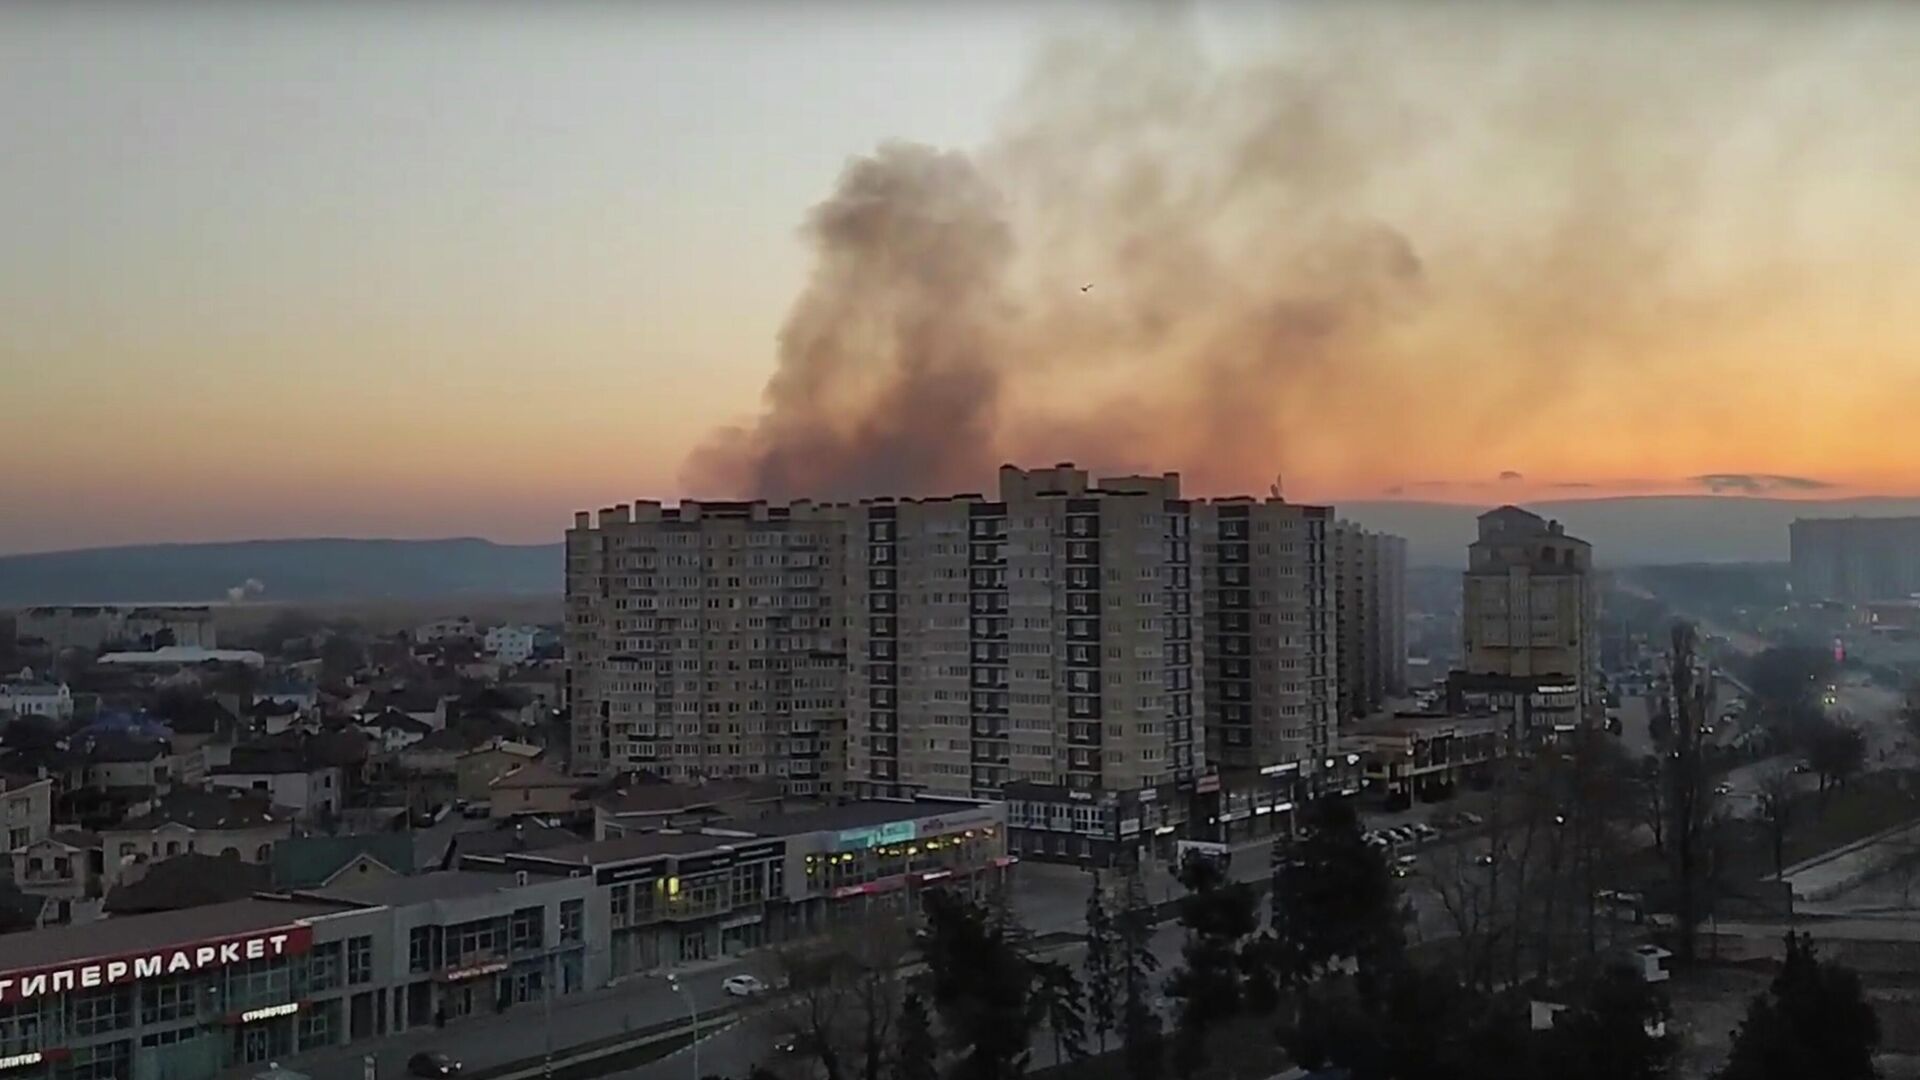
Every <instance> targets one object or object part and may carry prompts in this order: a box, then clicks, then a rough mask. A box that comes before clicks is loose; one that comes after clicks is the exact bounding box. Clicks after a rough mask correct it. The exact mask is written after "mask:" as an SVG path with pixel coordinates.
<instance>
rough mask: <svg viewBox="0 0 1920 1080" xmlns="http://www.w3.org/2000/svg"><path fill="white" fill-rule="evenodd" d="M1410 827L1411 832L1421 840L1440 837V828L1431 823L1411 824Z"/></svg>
mask: <svg viewBox="0 0 1920 1080" xmlns="http://www.w3.org/2000/svg"><path fill="white" fill-rule="evenodd" d="M1411 828H1412V829H1413V834H1414V835H1415V836H1417V837H1419V838H1420V839H1422V840H1438V839H1440V830H1439V829H1436V828H1434V827H1433V826H1431V825H1414V826H1411Z"/></svg>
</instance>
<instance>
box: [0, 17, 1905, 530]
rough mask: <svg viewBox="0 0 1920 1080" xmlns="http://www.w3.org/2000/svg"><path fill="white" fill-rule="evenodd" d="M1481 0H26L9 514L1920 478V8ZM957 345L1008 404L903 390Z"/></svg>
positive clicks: (5, 384)
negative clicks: (796, 485)
mask: <svg viewBox="0 0 1920 1080" xmlns="http://www.w3.org/2000/svg"><path fill="white" fill-rule="evenodd" d="M1448 8H1449V9H1450V11H1451V12H1452V14H1449V15H1447V16H1446V17H1445V18H1444V19H1441V18H1438V17H1436V16H1434V15H1433V14H1431V13H1430V12H1429V11H1428V9H1426V8H1424V7H1417V6H1416V7H1391V6H1387V5H1368V4H1356V5H1351V6H1346V5H1333V6H1329V5H1280V6H1278V7H1273V6H1270V5H1259V6H1255V5H1237V4H1224V5H1219V6H1217V7H1210V6H1207V5H1197V6H1193V7H1191V8H1182V9H1177V10H1172V11H1171V12H1169V11H1167V10H1162V9H1147V8H1143V7H1139V6H1135V5H1102V4H1093V3H1082V4H1077V5H1058V6H1055V5H1012V4H1007V5H996V4H981V5H940V6H936V5H893V6H888V7H885V8H882V7H880V6H878V5H868V4H856V3H847V4H841V5H835V4H819V5H813V4H805V5H781V6H775V5H758V4H749V3H721V4H705V5H693V4H687V5H673V4H659V5H651V4H648V5H639V4H633V5H610V4H605V5H603V4H569V3H555V4H549V5H511V6H509V5H489V4H476V5H451V4H449V5H427V4H407V3H400V4H392V5H321V4H284V5H259V6H241V5H218V4H186V3H181V4H167V3H156V4H150V5H139V6H136V5H106V4H100V5H88V4H71V5H8V6H6V7H5V8H0V133H4V138H3V139H0V142H3V143H4V145H5V146H6V148H7V150H6V158H7V165H6V167H5V168H4V169H0V403H4V404H0V553H8V552H19V551H31V550H45V549H55V548H65V547H83V546H97V545H106V544H122V543H137V542H147V541H161V540H203V539H235V538H252V537H279V536H314V535H346V536H416V537H417V536H448V535H481V536H487V537H491V538H495V539H499V540H506V541H515V542H546V541H551V540H554V539H557V538H558V536H559V534H560V532H561V531H562V530H563V529H564V528H565V527H566V526H567V524H569V522H570V520H571V512H572V511H573V510H575V509H580V508H589V507H595V506H600V505H603V504H606V503H610V502H615V501H621V500H630V499H634V498H668V499H671V498H677V497H680V496H682V495H687V496H700V495H715V496H735V495H745V494H751V493H752V491H751V490H750V489H751V488H752V487H753V486H754V485H755V483H756V482H757V481H756V479H755V478H756V477H760V476H764V475H767V470H768V464H767V463H768V462H769V461H774V460H776V459H778V460H781V461H785V460H786V459H785V458H783V457H782V455H789V456H790V455H792V454H795V453H798V451H796V450H794V449H793V448H794V447H795V446H796V445H799V444H801V443H804V445H805V446H807V447H809V448H813V449H812V450H809V452H813V450H818V448H819V447H821V446H825V447H827V448H828V450H830V451H831V453H830V454H829V457H833V455H838V456H837V457H833V460H832V461H829V462H827V463H824V464H823V463H820V462H818V461H813V462H811V463H806V464H803V465H802V466H797V467H792V468H787V467H786V466H785V465H783V466H782V467H783V468H785V469H786V471H785V473H784V475H789V476H795V477H799V478H801V482H817V483H819V484H821V485H824V486H827V487H832V486H834V485H837V484H853V485H855V486H857V484H858V483H859V481H858V478H857V477H851V476H850V475H849V474H848V473H847V471H846V466H845V465H844V461H845V460H846V459H848V458H849V457H853V456H857V454H856V453H855V452H856V451H861V448H863V447H867V446H870V445H879V446H892V445H894V443H892V442H888V441H887V440H886V439H882V440H880V441H878V442H874V441H872V440H874V439H875V438H876V436H875V435H874V430H875V424H876V423H878V424H880V426H882V427H887V426H889V425H892V426H894V427H902V428H904V429H906V430H903V431H897V432H896V431H888V432H883V434H885V435H887V438H888V439H910V440H917V442H916V443H915V445H922V446H924V445H926V440H928V439H933V440H935V441H936V442H938V441H941V440H945V441H946V442H948V443H949V444H951V445H950V447H949V449H954V450H955V455H954V456H952V457H950V458H943V459H942V460H943V461H945V462H946V463H945V464H943V465H939V466H937V469H939V470H946V471H936V472H933V473H925V472H923V473H916V474H914V475H916V476H932V477H935V480H933V481H929V482H930V483H931V482H936V481H937V482H946V481H947V479H948V478H949V477H951V476H960V475H970V472H969V470H975V469H977V467H978V463H979V462H992V461H995V460H1001V459H1006V458H1016V459H1020V460H1029V461H1037V462H1050V461H1052V460H1056V459H1062V458H1071V459H1073V460H1076V461H1080V462H1082V463H1085V464H1089V465H1093V466H1096V467H1098V466H1109V467H1113V468H1124V469H1128V470H1138V469H1152V470H1154V471H1159V470H1162V469H1179V470H1182V471H1183V472H1186V473H1187V474H1188V475H1189V476H1191V477H1192V478H1193V486H1194V487H1196V488H1197V489H1199V491H1201V492H1203V493H1212V492H1229V491H1236V490H1252V491H1263V490H1264V489H1265V486H1266V484H1267V483H1268V482H1269V481H1270V480H1271V478H1272V477H1273V476H1274V475H1275V474H1276V473H1282V474H1284V475H1285V477H1286V488H1287V493H1288V495H1289V496H1290V497H1294V498H1303V499H1318V500H1356V499H1378V498H1388V497H1397V498H1435V499H1446V500H1455V501H1474V502H1479V501H1492V500H1500V501H1507V500H1512V499H1520V498H1537V497H1548V496H1551V497H1577V496H1580V495H1583V494H1591V495H1617V494H1634V493H1643V492H1690V493H1705V492H1708V491H1712V490H1718V491H1720V492H1721V493H1724V494H1737V493H1753V492H1756V491H1758V492H1764V493H1769V494H1778V495H1785V496H1789V497H1802V498H1818V497H1830V496H1835V495H1843V494H1860V493H1888V494H1913V493H1916V492H1920V437H1916V435H1915V432H1916V430H1920V429H1917V428H1916V426H1915V423H1914V417H1915V414H1916V412H1920V332H1916V330H1915V318H1916V307H1915V303H1916V299H1915V298H1917V297H1920V208H1917V207H1916V204H1915V199H1914V192H1915V191H1920V184H1916V181H1920V68H1916V66H1915V65H1913V64H1912V62H1911V58H1912V57H1913V56H1915V55H1920V13H1914V12H1910V11H1907V10H1905V9H1901V8H1896V7H1891V6H1880V5H1865V4H1860V5H1851V4H1837V5H1825V6H1815V5H1805V6H1794V5H1780V6H1778V7H1774V6H1766V5H1746V6H1738V7H1736V6H1734V5H1706V6H1702V5H1688V6H1684V7H1683V6H1666V5H1658V4H1642V5H1617V4H1594V5H1590V6H1586V7H1583V6H1581V5H1560V6H1557V7H1556V9H1555V11H1554V12H1553V13H1551V14H1543V13H1540V12H1538V11H1536V10H1533V9H1531V8H1530V7H1529V6H1521V5H1494V4H1486V5H1478V6H1476V5H1448ZM895 139H899V140H910V141H911V143H912V144H915V145H916V146H917V147H921V148H935V149H929V150H926V152H925V154H920V151H919V150H917V149H913V148H911V147H910V148H908V149H907V150H904V151H899V152H897V153H896V152H892V151H888V150H886V149H883V147H886V146H888V145H897V144H889V140H895ZM939 153H950V154H951V155H952V156H951V157H939V156H937V154H939ZM916 155H918V156H916ZM863 162H864V163H865V166H864V167H863V165H862V163H863ZM863 185H871V186H870V187H869V186H863ZM876 191H877V192H878V194H875V192H876ZM875 199H897V200H898V204H897V205H894V204H891V203H890V204H888V206H887V207H886V208H885V212H884V213H881V212H879V211H876V210H875V209H874V206H873V200H875ZM823 203H825V204H827V205H828V210H829V211H831V209H832V207H834V206H839V207H842V208H843V209H844V208H845V207H847V206H849V205H852V206H854V207H855V209H856V210H857V211H858V214H860V215H869V216H870V218H871V220H869V217H859V218H858V219H857V220H856V221H855V223H854V224H855V225H856V226H859V227H861V228H865V227H867V225H869V224H873V223H874V222H877V223H878V229H879V231H878V232H877V233H873V234H866V233H863V234H861V235H858V236H850V235H848V233H847V232H846V231H845V229H846V228H852V227H853V226H846V225H845V221H843V220H842V219H839V218H834V217H833V216H832V214H831V213H830V212H824V211H823V212H816V211H815V210H814V209H813V208H814V207H816V206H821V205H822V204H823ZM976 222H978V223H980V225H979V228H974V225H975V223H976ZM843 226H844V228H843ZM962 226H965V228H962ZM981 230H987V231H988V232H990V233H991V234H992V236H993V242H992V243H990V244H986V245H984V246H983V247H982V248H981V249H980V250H977V251H975V250H972V248H971V247H970V245H974V244H977V243H978V242H979V240H980V237H981V235H982V231H981ZM954 245H961V246H963V247H967V249H968V250H967V251H966V253H965V254H964V255H963V256H956V255H955V253H954ZM1082 286H1091V288H1090V289H1083V288H1082ZM928 356H931V357H934V358H935V359H933V360H932V361H925V358H926V357H928ZM923 362H928V363H931V364H932V365H933V367H934V369H935V373H936V374H939V375H941V376H942V377H943V378H944V377H946V376H950V375H953V374H954V373H955V372H959V373H960V374H964V375H966V376H968V378H966V379H955V380H954V381H953V382H952V383H951V384H949V383H941V384H939V385H941V386H947V385H958V384H959V383H965V384H966V385H968V386H973V387H980V386H986V387H989V388H990V389H989V390H986V391H983V392H984V393H987V394H988V398H987V399H986V400H984V401H982V402H976V403H975V405H976V406H977V408H974V409H971V410H969V409H968V408H963V407H960V406H958V405H955V406H954V407H952V408H948V407H947V406H946V405H945V404H943V405H942V406H941V407H939V408H923V409H916V410H914V411H913V412H912V413H911V415H908V416H906V417H904V418H901V417H892V418H887V419H883V420H876V419H875V418H876V417H885V414H886V413H887V411H888V410H889V409H891V408H892V405H891V404H890V403H892V402H895V401H897V400H902V398H901V397H899V396H898V395H895V394H894V393H893V391H894V390H895V389H896V388H898V387H900V386H902V385H904V384H910V383H911V382H912V380H914V379H917V378H921V377H923V376H924V375H925V374H926V371H925V370H923V368H922V367H921V366H920V365H921V364H922V363H923ZM776 371H780V372H791V373H794V378H792V379H789V380H788V385H795V384H804V385H805V386H806V387H807V388H808V389H807V392H806V394H803V395H801V396H800V397H798V398H795V399H794V400H791V401H788V402H787V403H786V404H784V405H779V406H778V407H775V408H773V411H772V414H771V416H769V415H768V414H767V413H766V412H765V410H766V408H767V406H766V405H764V404H763V401H764V400H765V399H763V392H764V391H765V389H766V388H767V386H768V383H769V379H770V378H772V377H773V376H774V374H775V372H776ZM802 375H804V376H805V378H801V377H800V376H802ZM946 392H949V393H957V391H946ZM912 400H926V399H924V398H912ZM934 400H938V399H937V398H936V399H934ZM723 430H725V431H729V432H730V433H729V434H719V435H716V432H717V431H723ZM796 433H802V434H804V436H805V438H801V436H800V434H796ZM796 440H797V441H796ZM820 452H821V453H828V451H820ZM934 452H938V453H944V451H943V450H940V449H939V448H938V447H936V449H935V451H934ZM930 468H934V467H932V466H930ZM1503 473H1504V474H1512V475H1508V476H1506V477H1505V478H1504V479H1503V478H1502V474H1503ZM1720 474H1740V475H1742V476H1747V477H1759V479H1751V480H1746V481H1735V482H1729V481H1726V480H1720V481H1715V480H1711V479H1707V478H1708V477H1711V476H1717V475H1720ZM882 475H886V474H882ZM909 482H910V481H909ZM988 483H990V477H989V476H987V475H980V477H979V480H978V481H977V483H975V484H974V485H972V486H974V487H976V488H979V487H983V486H985V485H986V484H988ZM875 493H876V494H880V493H884V492H875ZM903 493H910V492H903Z"/></svg>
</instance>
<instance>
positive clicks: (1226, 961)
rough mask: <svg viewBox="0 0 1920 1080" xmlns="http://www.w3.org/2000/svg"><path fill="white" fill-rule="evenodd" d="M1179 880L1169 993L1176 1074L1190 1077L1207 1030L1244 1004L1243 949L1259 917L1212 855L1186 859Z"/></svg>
mask: <svg viewBox="0 0 1920 1080" xmlns="http://www.w3.org/2000/svg"><path fill="white" fill-rule="evenodd" d="M1180 881H1181V884H1183V885H1185V886H1186V888H1187V895H1186V896H1185V897H1184V898H1182V900H1181V901H1180V925H1181V926H1183V927H1185V928H1186V931H1187V940H1186V944H1185V946H1184V947H1183V948H1182V952H1181V956H1182V959H1183V961H1184V962H1183V964H1182V966H1181V967H1180V968H1179V969H1177V970H1176V971H1174V973H1173V977H1172V978H1171V979H1170V980H1169V981H1168V991H1169V992H1170V993H1171V994H1172V995H1173V996H1174V997H1176V998H1178V999H1179V1000H1180V1012H1179V1016H1178V1021H1177V1032H1178V1034H1177V1037H1176V1039H1175V1041H1174V1047H1173V1051H1174V1065H1175V1068H1176V1069H1177V1071H1178V1072H1179V1073H1180V1075H1181V1076H1192V1075H1193V1074H1194V1073H1195V1072H1197V1071H1199V1069H1200V1068H1201V1067H1202V1066H1203V1065H1205V1064H1206V1060H1207V1059H1206V1040H1207V1031H1208V1029H1210V1028H1212V1027H1213V1026H1214V1025H1216V1024H1218V1023H1220V1022H1221V1021H1223V1020H1227V1019H1229V1018H1231V1017H1233V1016H1235V1015H1236V1014H1238V1013H1239V1012H1240V1011H1241V1009H1242V1008H1243V1007H1244V1004H1245V996H1246V995H1245V991H1244V988H1243V981H1244V979H1243V963H1242V949H1243V947H1244V945H1245V943H1246V941H1247V939H1248V938H1249V937H1250V936H1251V935H1252V934H1253V932H1254V931H1255V930H1256V929H1258V928H1259V917H1258V915H1257V914H1256V913H1255V908H1254V896H1253V892H1252V890H1250V889H1248V888H1247V887H1246V886H1244V885H1240V884H1236V883H1234V882H1232V881H1229V880H1228V879H1227V875H1226V871H1225V870H1224V869H1223V868H1222V867H1221V866H1220V864H1219V863H1218V862H1216V861H1215V860H1213V859H1210V858H1205V857H1191V858H1189V859H1187V861H1186V862H1185V863H1184V864H1182V866H1181V868H1180Z"/></svg>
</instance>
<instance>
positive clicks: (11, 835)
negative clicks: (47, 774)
mask: <svg viewBox="0 0 1920 1080" xmlns="http://www.w3.org/2000/svg"><path fill="white" fill-rule="evenodd" d="M0 830H4V832H0V837H3V838H4V839H5V840H6V845H7V846H6V850H8V851H15V850H18V849H20V848H23V847H26V846H27V845H28V844H31V843H34V842H36V841H40V840H45V839H46V838H47V836H48V834H50V833H52V832H53V780H52V779H51V778H42V777H37V776H15V775H12V774H10V773H4V772H0Z"/></svg>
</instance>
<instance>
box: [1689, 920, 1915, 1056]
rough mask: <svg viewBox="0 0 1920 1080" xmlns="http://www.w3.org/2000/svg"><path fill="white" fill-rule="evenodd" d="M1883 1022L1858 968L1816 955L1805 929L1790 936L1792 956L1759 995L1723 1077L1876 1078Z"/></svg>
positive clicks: (1788, 940) (1790, 955) (1788, 953)
mask: <svg viewBox="0 0 1920 1080" xmlns="http://www.w3.org/2000/svg"><path fill="white" fill-rule="evenodd" d="M1879 1042H1880V1021H1879V1018H1878V1017H1876V1016H1875V1015H1874V1012H1873V1006H1871V1005H1869V1004H1867V1002H1866V999H1865V998H1864V997H1863V996H1862V994H1861V991H1860V977H1859V976H1858V975H1856V974H1854V972H1853V971H1852V969H1850V968H1847V967H1844V966H1842V965H1840V964H1835V963H1831V962H1828V961H1823V960H1821V959H1819V958H1818V957H1817V956H1815V955H1814V952H1813V941H1812V939H1811V938H1809V937H1807V936H1806V935H1805V934H1794V933H1789V934H1788V935H1787V958H1786V962H1785V963H1784V964H1783V965H1781V968H1780V973H1779V974H1778V975H1776V976H1774V979H1773V984H1772V985H1771V986H1769V987H1768V988H1767V992H1766V993H1764V994H1758V995H1755V997H1754V999H1753V1001H1752V1003H1751V1004H1750V1005H1748V1007H1747V1018H1746V1020H1745V1021H1744V1022H1743V1023H1741V1025H1740V1030H1739V1032H1738V1033H1737V1034H1736V1035H1735V1036H1734V1040H1733V1051H1732V1053H1730V1054H1729V1055H1728V1056H1727V1064H1726V1067H1725V1068H1723V1069H1721V1070H1720V1073H1719V1078H1718V1080H1799V1078H1801V1077H1807V1076H1818V1077H1820V1078H1821V1080H1872V1078H1873V1077H1875V1076H1877V1075H1878V1073H1877V1072H1876V1071H1875V1070H1874V1067H1873V1049H1874V1047H1875V1046H1877V1045H1879Z"/></svg>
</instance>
